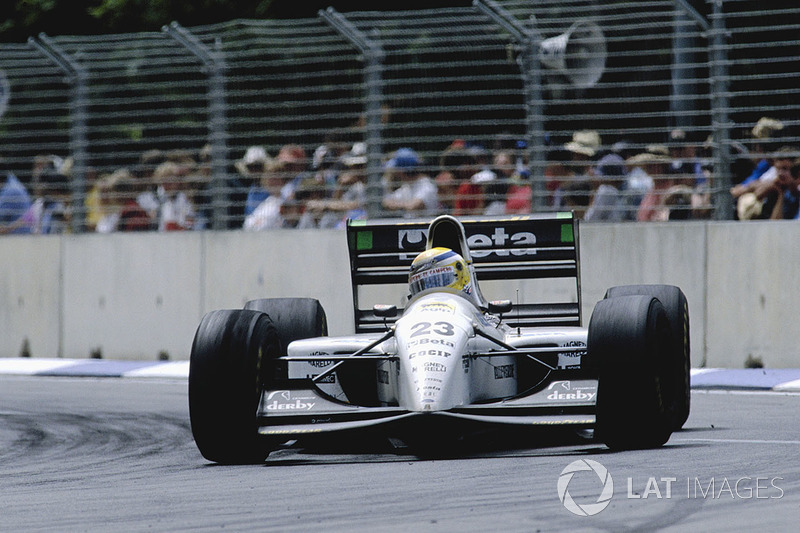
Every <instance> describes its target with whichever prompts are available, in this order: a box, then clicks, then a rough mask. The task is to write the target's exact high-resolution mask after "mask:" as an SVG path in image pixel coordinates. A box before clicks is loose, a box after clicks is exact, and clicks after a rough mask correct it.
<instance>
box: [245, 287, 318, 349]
mask: <svg viewBox="0 0 800 533" xmlns="http://www.w3.org/2000/svg"><path fill="white" fill-rule="evenodd" d="M244 308H245V309H251V310H255V311H261V312H262V313H266V314H267V315H269V317H270V318H271V319H272V323H273V324H275V327H276V328H277V330H278V337H279V338H280V341H281V346H282V349H283V354H284V355H286V349H287V347H288V346H289V343H290V342H292V341H296V340H299V339H308V338H311V337H324V336H326V335H328V320H327V318H326V316H325V310H324V309H323V308H322V305H321V304H320V303H319V301H318V300H316V299H314V298H261V299H259V300H250V301H249V302H247V303H246V304H245V306H244Z"/></svg>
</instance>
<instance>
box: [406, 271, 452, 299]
mask: <svg viewBox="0 0 800 533" xmlns="http://www.w3.org/2000/svg"><path fill="white" fill-rule="evenodd" d="M455 282H456V270H455V268H453V267H452V266H449V265H448V266H443V267H436V268H432V269H430V270H425V271H423V272H418V273H417V274H413V275H412V276H411V279H410V280H409V284H408V285H409V290H410V291H411V295H412V296H413V295H415V294H417V293H420V292H422V291H424V290H428V289H438V288H442V287H449V286H451V285H453V284H455Z"/></svg>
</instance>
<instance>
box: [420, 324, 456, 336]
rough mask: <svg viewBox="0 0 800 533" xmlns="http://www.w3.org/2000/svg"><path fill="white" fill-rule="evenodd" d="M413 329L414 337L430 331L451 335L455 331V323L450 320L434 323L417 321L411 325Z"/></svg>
mask: <svg viewBox="0 0 800 533" xmlns="http://www.w3.org/2000/svg"><path fill="white" fill-rule="evenodd" d="M411 331H412V332H413V333H411V336H412V337H417V336H419V335H428V334H429V333H436V334H438V335H445V336H450V335H452V334H453V333H454V332H455V330H454V328H453V324H451V323H450V322H434V323H433V324H431V323H430V322H417V323H416V324H414V325H413V326H411Z"/></svg>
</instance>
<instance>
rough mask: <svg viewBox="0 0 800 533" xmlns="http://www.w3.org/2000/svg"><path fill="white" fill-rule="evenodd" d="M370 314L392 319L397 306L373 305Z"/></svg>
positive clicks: (395, 314)
mask: <svg viewBox="0 0 800 533" xmlns="http://www.w3.org/2000/svg"><path fill="white" fill-rule="evenodd" d="M509 303H510V302H509ZM372 312H373V313H375V316H378V317H381V318H394V317H396V316H397V306H396V305H386V304H375V305H373V306H372Z"/></svg>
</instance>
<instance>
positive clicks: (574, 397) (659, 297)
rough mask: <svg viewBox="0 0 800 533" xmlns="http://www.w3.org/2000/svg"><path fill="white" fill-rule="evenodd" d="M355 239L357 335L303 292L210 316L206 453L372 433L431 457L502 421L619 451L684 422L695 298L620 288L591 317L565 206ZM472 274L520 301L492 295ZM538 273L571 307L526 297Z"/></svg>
mask: <svg viewBox="0 0 800 533" xmlns="http://www.w3.org/2000/svg"><path fill="white" fill-rule="evenodd" d="M346 233H347V240H348V245H349V251H350V263H351V264H350V269H351V279H352V287H353V303H354V305H353V312H354V317H355V333H354V334H352V335H350V336H343V337H328V336H327V325H326V318H325V312H324V311H323V309H322V307H321V305H320V304H319V302H318V301H317V300H315V299H310V298H276V299H261V300H253V301H250V302H248V303H247V304H246V306H245V308H244V309H234V310H219V311H212V312H210V313H208V314H206V315H205V316H204V317H203V319H202V321H201V323H200V325H199V327H198V329H197V333H196V335H195V338H194V343H193V345H192V353H191V363H190V370H189V410H190V418H191V426H192V433H193V435H194V439H195V442H196V443H197V446H198V448H199V449H200V452H201V453H202V455H203V456H204V457H205V458H207V459H209V460H211V461H215V462H220V463H251V462H260V461H263V460H264V459H265V458H266V456H267V454H268V453H270V451H273V450H275V449H276V448H277V447H278V446H280V445H281V444H283V443H285V442H287V441H302V440H303V439H304V438H308V437H312V436H317V437H324V438H328V437H330V438H334V436H335V435H336V434H338V435H340V436H341V435H343V434H344V435H354V434H356V433H357V432H360V431H366V430H369V431H370V432H379V433H381V434H383V435H386V436H387V437H390V438H392V439H393V440H398V441H400V442H405V443H406V444H407V445H408V447H409V448H410V449H412V450H413V449H415V447H419V448H420V449H425V447H426V446H427V445H432V444H436V443H440V442H446V441H447V439H448V438H455V437H457V436H458V437H459V438H460V437H461V436H464V435H468V434H469V433H470V432H474V431H476V430H481V431H484V430H486V429H487V428H493V427H496V428H501V427H527V428H532V427H539V428H541V427H552V426H560V427H567V428H575V429H582V430H592V431H593V438H594V439H595V440H597V441H598V442H602V443H604V444H606V445H607V446H608V447H609V448H612V449H634V448H649V447H657V446H661V445H662V444H664V443H665V442H666V441H667V440H668V439H669V437H670V435H671V433H672V432H673V431H675V430H677V429H680V428H681V427H682V426H683V424H684V422H685V421H686V419H687V417H688V415H689V392H690V391H689V365H690V363H689V311H688V305H687V302H686V297H685V296H684V294H683V292H682V291H681V290H680V289H679V288H678V287H674V286H668V285H635V286H619V287H614V288H611V289H609V290H608V291H607V292H606V295H605V297H604V299H603V300H601V301H599V302H598V303H597V304H596V305H595V307H594V312H593V313H592V317H591V321H590V323H589V326H588V328H584V327H581V303H580V264H579V250H578V224H577V221H576V220H574V219H573V216H572V214H571V213H558V214H548V215H528V216H516V217H502V218H491V219H489V218H471V219H462V220H457V219H456V218H453V217H451V216H447V215H443V216H440V217H438V218H436V219H435V220H433V221H432V222H431V223H430V224H429V225H428V224H427V223H426V222H421V221H399V222H398V221H387V220H384V221H350V222H348V225H347V232H346ZM479 281H480V283H481V284H482V285H485V288H489V285H491V284H494V285H493V286H492V289H493V290H495V291H496V292H500V293H504V294H507V295H508V296H510V297H511V298H510V299H506V300H495V301H487V300H486V299H485V298H484V296H483V293H482V289H481V286H479V284H478V282H479ZM543 282H544V283H548V284H550V286H549V287H548V289H552V288H553V287H557V289H556V290H549V291H547V292H548V294H553V293H556V294H562V293H563V294H566V297H565V298H563V300H564V301H560V302H558V301H557V302H529V301H527V300H529V299H530V298H525V299H524V301H521V300H522V298H521V297H520V294H523V295H525V294H528V293H536V292H537V291H536V290H535V289H532V288H531V286H535V284H536V283H543ZM398 289H399V290H398ZM392 291H394V292H392ZM484 292H486V293H487V294H488V291H484ZM539 292H540V293H541V292H544V291H539ZM370 295H371V296H372V299H375V300H378V301H377V302H375V303H374V305H366V304H365V303H364V302H365V300H366V299H367V298H368V297H369V296H370ZM394 295H396V296H397V300H395V301H396V302H397V303H393V302H392V300H393V299H394ZM550 299H555V298H550ZM512 300H513V301H512ZM398 304H402V308H401V307H400V305H398ZM584 433H590V431H584ZM532 444H533V445H535V443H532Z"/></svg>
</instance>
